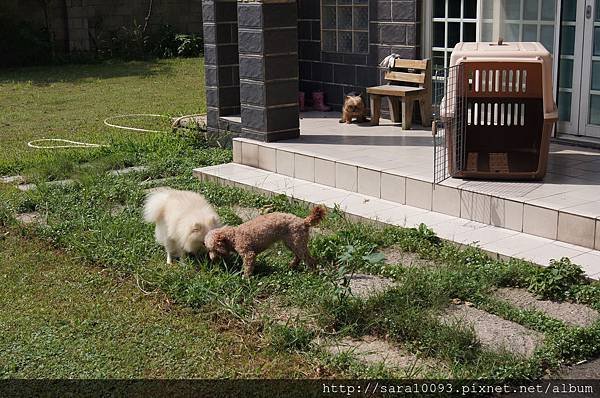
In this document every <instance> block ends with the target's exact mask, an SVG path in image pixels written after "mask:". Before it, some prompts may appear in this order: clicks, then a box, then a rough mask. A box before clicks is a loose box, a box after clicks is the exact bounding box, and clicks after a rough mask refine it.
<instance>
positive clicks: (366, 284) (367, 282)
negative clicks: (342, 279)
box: [346, 274, 396, 299]
mask: <svg viewBox="0 0 600 398" xmlns="http://www.w3.org/2000/svg"><path fill="white" fill-rule="evenodd" d="M346 277H347V278H350V284H349V286H350V293H351V294H352V295H354V296H356V297H359V298H362V299H367V298H369V297H371V296H375V295H377V294H379V293H381V292H384V291H386V290H388V289H389V288H390V287H392V286H393V285H394V284H395V283H396V282H395V281H394V280H393V279H389V278H384V277H381V276H377V275H369V274H354V275H352V277H350V275H346Z"/></svg>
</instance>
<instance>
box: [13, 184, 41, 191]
mask: <svg viewBox="0 0 600 398" xmlns="http://www.w3.org/2000/svg"><path fill="white" fill-rule="evenodd" d="M17 188H18V189H19V190H20V191H23V192H27V191H31V190H32V189H35V188H37V185H35V184H19V185H17Z"/></svg>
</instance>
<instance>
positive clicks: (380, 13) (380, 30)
mask: <svg viewBox="0 0 600 398" xmlns="http://www.w3.org/2000/svg"><path fill="white" fill-rule="evenodd" d="M421 3H422V1H421V0H403V1H399V0H398V1H397V0H385V1H384V0H374V1H369V21H370V23H369V52H368V54H341V53H331V52H323V51H322V50H321V2H320V1H319V0H298V36H299V43H298V49H299V62H300V64H299V67H300V89H301V90H302V91H305V92H306V93H307V94H308V95H310V93H311V92H313V91H319V90H322V91H324V92H325V96H326V101H327V103H328V104H330V105H333V106H334V108H335V109H340V108H341V105H342V102H343V95H344V94H345V93H348V92H350V91H362V92H364V89H365V87H368V86H373V85H378V84H384V81H383V73H382V72H381V71H380V70H379V69H378V68H377V65H378V64H379V62H380V61H381V60H382V59H383V58H385V57H386V56H387V55H389V54H391V53H397V54H400V55H401V56H402V57H403V58H407V59H417V58H420V56H421V47H420V46H421V43H420V42H421V39H420V37H421V9H422V4H421Z"/></svg>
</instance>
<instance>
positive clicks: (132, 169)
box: [108, 166, 148, 176]
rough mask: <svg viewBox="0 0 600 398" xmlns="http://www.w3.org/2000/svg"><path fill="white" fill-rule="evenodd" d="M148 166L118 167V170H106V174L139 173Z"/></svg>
mask: <svg viewBox="0 0 600 398" xmlns="http://www.w3.org/2000/svg"><path fill="white" fill-rule="evenodd" d="M147 170H148V167H147V166H132V167H126V168H124V169H119V170H111V171H109V172H108V174H110V175H113V176H121V175H126V174H131V173H141V172H143V171H147Z"/></svg>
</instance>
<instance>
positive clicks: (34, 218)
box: [15, 211, 45, 224]
mask: <svg viewBox="0 0 600 398" xmlns="http://www.w3.org/2000/svg"><path fill="white" fill-rule="evenodd" d="M15 218H16V219H17V221H19V222H20V223H21V224H45V220H44V218H43V217H42V215H41V214H40V213H39V212H37V211H34V212H31V213H21V214H17V215H16V216H15Z"/></svg>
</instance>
